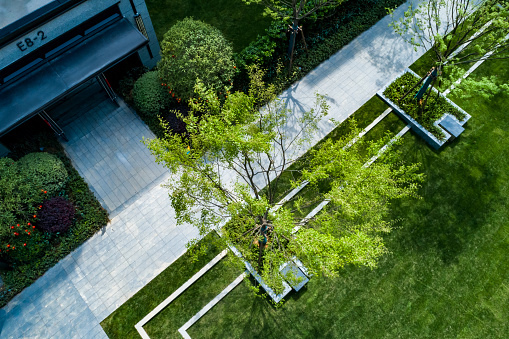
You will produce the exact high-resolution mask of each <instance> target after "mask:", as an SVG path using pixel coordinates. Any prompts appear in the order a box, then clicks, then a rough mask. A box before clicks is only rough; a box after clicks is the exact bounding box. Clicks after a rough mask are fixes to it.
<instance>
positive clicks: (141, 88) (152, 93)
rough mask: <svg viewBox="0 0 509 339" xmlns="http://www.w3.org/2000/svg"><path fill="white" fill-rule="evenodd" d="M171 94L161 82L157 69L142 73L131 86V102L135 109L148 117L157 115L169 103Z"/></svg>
mask: <svg viewBox="0 0 509 339" xmlns="http://www.w3.org/2000/svg"><path fill="white" fill-rule="evenodd" d="M170 100H171V96H170V94H169V93H168V91H167V90H166V87H164V86H163V84H162V83H161V79H160V78H159V74H158V72H157V71H150V72H147V73H145V74H143V75H142V76H141V77H140V78H139V79H138V80H136V82H135V83H134V87H133V102H134V105H135V107H136V109H137V110H138V111H139V112H141V113H142V114H144V115H147V116H148V117H155V116H157V115H158V114H159V113H160V112H161V111H162V110H164V109H167V108H168V107H169V105H170Z"/></svg>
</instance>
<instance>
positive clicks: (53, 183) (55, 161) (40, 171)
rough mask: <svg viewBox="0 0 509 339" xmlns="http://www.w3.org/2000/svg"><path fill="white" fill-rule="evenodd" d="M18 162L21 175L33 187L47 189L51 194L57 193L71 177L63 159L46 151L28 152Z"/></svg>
mask: <svg viewBox="0 0 509 339" xmlns="http://www.w3.org/2000/svg"><path fill="white" fill-rule="evenodd" d="M17 164H18V167H19V169H20V173H21V175H23V176H24V177H25V178H26V180H27V181H28V182H29V183H31V184H32V187H33V188H34V189H39V190H42V191H46V192H47V194H48V195H49V196H53V195H57V194H58V193H59V192H60V191H61V190H62V189H63V188H64V185H65V184H66V182H67V179H68V177H69V175H68V174H67V170H66V169H65V166H64V164H63V163H62V161H61V160H60V159H59V158H57V157H56V156H54V155H53V154H49V153H46V152H34V153H30V154H27V155H25V156H24V157H22V158H21V159H19V160H18V162H17Z"/></svg>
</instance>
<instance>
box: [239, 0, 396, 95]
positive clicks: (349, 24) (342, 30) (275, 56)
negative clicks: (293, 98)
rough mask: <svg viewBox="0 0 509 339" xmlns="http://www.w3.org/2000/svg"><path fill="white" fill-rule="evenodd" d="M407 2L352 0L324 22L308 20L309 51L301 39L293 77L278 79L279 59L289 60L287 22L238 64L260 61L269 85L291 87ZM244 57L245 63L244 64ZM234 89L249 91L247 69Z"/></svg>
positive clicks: (271, 31) (253, 44)
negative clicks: (390, 9) (393, 9)
mask: <svg viewBox="0 0 509 339" xmlns="http://www.w3.org/2000/svg"><path fill="white" fill-rule="evenodd" d="M404 2H405V1H404V0H368V1H357V0H350V1H347V2H345V3H343V4H341V6H339V7H338V8H337V9H335V10H334V11H333V12H332V13H328V15H327V17H326V18H324V19H317V18H315V17H313V16H312V17H308V18H306V19H304V20H303V25H305V30H304V35H305V38H306V43H307V46H308V51H307V52H306V51H305V49H304V45H303V44H302V41H301V40H300V39H297V41H296V45H295V52H294V63H293V64H294V69H293V74H292V75H291V76H289V77H281V76H278V72H277V70H276V68H277V65H278V62H279V60H286V58H287V57H286V53H287V44H288V36H287V35H286V33H285V32H286V28H287V26H288V24H289V22H287V21H282V20H276V21H275V22H274V23H273V24H272V25H271V27H270V28H269V29H267V30H266V33H265V34H264V35H261V36H258V38H257V39H256V40H254V41H253V42H251V44H250V45H249V46H247V47H246V48H245V49H244V50H243V51H242V52H241V53H239V54H237V55H236V61H237V63H238V64H239V65H252V64H253V61H256V62H260V65H261V66H262V67H263V68H266V69H267V75H266V81H267V82H269V83H274V84H275V85H276V86H277V87H278V88H285V87H288V86H289V85H291V84H292V83H293V82H294V81H297V80H299V79H300V78H302V77H303V76H304V75H306V74H307V73H308V72H310V71H311V70H313V69H314V68H316V67H317V66H318V65H320V64H321V63H322V62H323V61H325V60H327V59H329V58H330V57H331V56H332V55H333V54H335V53H336V52H337V51H339V50H340V49H341V48H342V47H344V46H346V45H347V44H348V43H350V41H352V40H353V39H355V38H356V37H357V36H358V35H360V34H361V33H362V32H364V31H365V30H367V29H369V28H370V27H371V26H373V25H374V24H376V23H377V22H378V21H379V20H380V19H382V18H383V17H384V16H385V15H387V8H392V7H396V6H399V5H401V4H402V3H404ZM256 54H257V55H258V56H256ZM269 54H270V55H269ZM244 58H245V61H242V59H244ZM234 86H235V89H242V90H247V88H248V86H249V79H248V76H247V69H246V68H245V67H244V68H242V69H241V72H239V74H238V75H237V77H236V79H235V81H234Z"/></svg>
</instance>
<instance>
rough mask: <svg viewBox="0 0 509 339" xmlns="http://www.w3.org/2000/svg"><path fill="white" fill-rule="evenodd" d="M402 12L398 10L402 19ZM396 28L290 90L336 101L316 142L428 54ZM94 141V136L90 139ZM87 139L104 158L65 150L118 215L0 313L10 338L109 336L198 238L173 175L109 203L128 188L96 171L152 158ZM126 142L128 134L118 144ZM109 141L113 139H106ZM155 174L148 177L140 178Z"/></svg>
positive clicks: (140, 132) (136, 132)
mask: <svg viewBox="0 0 509 339" xmlns="http://www.w3.org/2000/svg"><path fill="white" fill-rule="evenodd" d="M402 10H403V8H400V9H398V11H397V12H398V13H399V15H401V13H402ZM388 23H389V18H385V19H383V20H382V21H380V22H379V23H377V24H376V25H375V26H374V27H372V28H371V29H370V30H368V31H366V32H365V33H363V34H362V35H361V36H360V37H358V38H357V39H355V40H354V41H353V42H352V43H351V44H350V45H348V46H346V47H345V48H343V49H342V50H341V51H339V52H338V53H337V54H336V55H334V56H333V57H332V58H330V59H329V60H327V61H326V62H324V63H323V64H322V65H320V66H319V67H317V68H316V69H315V70H314V71H312V72H311V73H310V74H309V75H307V76H306V77H304V78H303V79H302V80H301V81H299V82H298V83H296V84H295V85H294V86H292V87H291V88H290V89H289V90H287V91H286V92H285V93H283V95H282V98H283V99H286V100H288V105H289V107H291V108H292V109H293V110H294V111H295V112H299V111H302V110H303V109H305V110H307V109H309V108H310V107H312V105H313V103H314V95H313V93H315V92H318V93H321V94H326V95H327V97H328V102H329V104H330V105H331V110H330V115H329V117H327V118H326V119H324V121H322V122H321V134H320V135H319V136H318V137H317V139H316V141H317V140H318V139H320V138H322V137H323V136H325V135H326V134H327V133H329V132H330V131H331V130H332V128H333V127H334V126H333V125H332V124H331V123H330V122H328V121H327V120H328V119H329V118H331V117H333V118H334V119H336V120H339V121H342V120H344V119H346V118H347V117H348V116H349V115H350V114H352V113H353V112H354V111H355V110H356V109H357V108H359V107H360V106H361V105H362V104H363V103H364V102H365V101H366V100H368V99H369V98H370V97H371V96H373V95H374V94H375V92H376V91H377V90H378V89H379V88H381V87H382V86H383V85H385V84H386V83H388V82H389V81H391V80H392V79H393V78H394V76H395V75H396V74H397V73H399V72H401V71H402V70H403V69H404V68H405V67H408V66H409V65H410V64H412V63H413V62H414V61H415V60H416V59H417V58H418V57H419V56H420V55H421V54H422V52H415V51H414V50H413V49H412V48H411V47H410V46H408V45H406V44H405V43H404V42H403V41H402V40H401V39H400V38H399V37H397V36H395V35H394V34H393V33H392V29H390V28H389V27H388ZM118 112H119V115H118V117H117V118H115V119H119V120H120V121H122V119H127V120H126V121H128V123H129V126H130V128H132V130H130V131H129V132H126V133H129V137H132V140H140V139H141V138H142V137H143V136H145V137H151V133H150V132H149V131H148V130H147V129H146V127H145V126H144V125H143V124H142V123H141V121H140V120H139V119H137V118H135V119H132V115H131V113H130V112H129V110H128V109H126V108H125V107H122V109H120V110H118ZM296 115H297V114H296ZM121 125H122V123H121ZM121 127H122V126H121ZM110 132H114V131H113V130H110ZM85 135H90V136H91V137H86V138H84V136H85ZM84 136H83V137H82V139H81V141H79V142H78V141H76V147H85V148H84V150H85V149H88V151H89V152H94V153H93V156H94V157H95V155H96V153H95V148H94V147H92V146H91V145H94V143H95V145H98V144H99V145H102V146H103V147H104V149H103V150H102V151H101V152H98V154H97V155H98V158H97V159H95V160H94V159H88V157H87V159H82V155H83V154H84V153H86V152H87V151H83V152H82V153H81V155H80V153H79V152H78V151H76V153H74V154H73V150H74V148H69V147H71V146H66V149H68V150H70V151H68V152H69V155H70V156H71V158H72V160H73V162H74V163H75V164H76V166H77V167H78V169H79V171H80V172H81V173H82V174H83V175H84V176H85V178H87V180H88V181H89V183H91V185H92V187H93V188H94V190H95V192H96V193H97V194H98V195H99V198H100V199H101V200H102V202H103V203H104V204H105V205H106V207H107V208H108V209H109V210H110V211H113V212H114V214H115V215H114V216H113V217H112V220H111V222H110V223H109V224H108V226H107V227H106V228H105V229H104V230H103V231H102V232H100V233H98V234H96V235H95V236H93V237H92V238H91V239H90V240H88V241H87V242H86V243H84V244H83V245H82V246H81V247H80V248H78V249H77V250H76V251H74V252H73V253H72V254H71V255H69V256H68V257H66V258H65V259H64V260H62V261H61V262H60V263H59V264H57V265H56V266H55V267H53V268H52V269H50V270H49V271H48V272H47V273H46V274H45V275H44V276H43V277H41V278H40V279H38V280H37V281H36V282H35V283H34V284H33V285H32V286H30V287H29V288H27V289H25V290H24V291H23V292H22V293H20V294H19V295H18V296H17V297H16V298H14V299H13V300H12V301H11V302H10V303H9V304H8V305H7V306H6V307H4V308H3V309H2V310H0V326H1V327H0V338H2V339H3V338H105V337H106V335H105V333H104V331H103V330H102V328H101V327H100V325H99V322H100V321H102V320H103V319H104V318H106V317H107V316H108V315H109V314H110V313H111V312H113V311H114V310H115V309H116V308H117V307H119V306H120V305H121V304H122V303H123V302H124V301H125V300H127V299H128V298H129V297H131V296H132V295H133V294H134V293H136V292H137V291H138V290H139V289H140V288H141V287H143V286H144V285H146V284H147V283H148V282H149V281H150V280H151V279H152V278H153V277H155V276H156V275H157V274H158V273H159V272H161V271H162V270H163V269H164V268H166V267H167V266H168V265H169V264H170V263H171V262H173V261H174V260H175V259H176V258H178V256H180V255H181V254H182V253H184V251H185V243H186V242H187V241H188V240H189V239H191V238H193V237H195V236H196V235H197V231H196V230H195V229H193V228H190V227H180V228H178V229H177V228H176V226H175V220H174V214H173V210H172V208H171V206H170V203H169V199H168V197H167V192H166V190H165V189H164V188H161V187H160V186H159V185H158V183H163V182H164V181H165V178H166V176H165V175H164V174H163V175H162V176H159V177H157V175H158V174H157V173H152V174H153V175H154V176H155V177H156V178H154V180H153V181H152V185H150V183H148V188H145V189H144V190H143V189H142V190H137V193H136V192H134V195H133V194H132V193H133V192H131V193H129V190H128V193H129V194H127V195H126V196H124V195H121V197H122V199H120V196H118V195H117V193H114V195H115V196H116V197H117V199H115V198H111V199H110V201H111V204H109V203H108V196H111V194H112V192H116V191H115V188H116V187H122V183H120V184H118V185H116V186H114V187H112V186H110V185H109V184H107V185H106V187H107V188H109V189H108V190H105V188H106V187H105V186H104V185H103V184H102V183H101V182H100V179H101V178H99V177H94V174H90V175H89V174H88V173H89V172H87V171H89V170H90V169H92V168H95V170H98V168H99V170H98V171H99V176H100V175H101V172H100V171H106V172H107V171H108V169H107V168H106V167H102V165H98V164H100V163H101V161H102V160H104V159H100V157H99V156H100V155H101V154H103V156H104V155H105V154H110V155H109V156H108V157H109V158H108V160H111V159H115V158H119V159H121V160H120V163H123V161H122V157H117V156H116V155H115V154H116V153H115V152H117V151H118V152H119V154H122V155H123V157H124V158H125V159H127V160H128V162H129V164H131V165H132V166H133V167H136V166H138V165H139V166H141V167H145V166H152V164H151V163H150V161H149V160H148V159H147V158H146V157H145V156H144V155H143V154H144V153H143V152H141V155H140V153H139V152H135V153H134V154H131V155H130V156H131V157H129V156H126V154H127V153H126V152H129V150H127V149H126V148H127V147H131V143H129V144H127V143H126V144H123V143H122V142H120V144H119V143H118V142H117V140H114V138H113V137H112V136H111V135H109V134H108V132H107V131H104V132H103V133H100V134H98V135H94V134H93V133H90V134H84ZM123 137H124V138H125V137H126V135H123V136H120V137H119V138H121V139H122V138H123ZM105 138H108V140H109V141H108V142H104V140H106V139H105ZM71 143H72V141H71ZM71 143H70V144H71ZM82 145H84V146H82ZM123 145H125V146H123ZM127 145H129V146H127ZM72 147H74V146H72ZM108 152H110V153H108ZM129 159H130V160H129ZM105 162H106V161H105ZM80 163H81V164H82V165H80ZM81 166H82V167H81ZM119 166H120V165H119ZM110 169H111V172H114V173H116V175H118V179H119V180H120V181H122V182H123V181H130V180H138V179H137V178H138V175H136V174H134V175H133V174H132V173H130V172H129V174H127V173H122V171H120V172H115V168H110ZM92 172H93V171H90V173H92ZM120 173H122V176H120ZM133 173H134V172H133ZM149 173H150V172H149ZM147 174H148V173H146V171H145V172H143V170H142V174H141V176H145V175H147ZM124 175H126V177H124ZM94 180H95V181H94ZM140 180H141V179H140ZM140 183H141V182H140ZM99 187H100V188H99ZM101 189H103V191H102V192H101ZM135 191H136V190H135ZM121 194H122V193H121ZM129 195H131V197H129ZM2 324H3V325H2Z"/></svg>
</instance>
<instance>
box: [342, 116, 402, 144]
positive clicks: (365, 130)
mask: <svg viewBox="0 0 509 339" xmlns="http://www.w3.org/2000/svg"><path fill="white" fill-rule="evenodd" d="M391 112H392V108H391V107H389V108H387V109H386V110H385V111H384V112H383V113H382V114H381V115H380V116H379V117H378V118H376V119H375V120H373V122H372V123H371V124H369V126H368V127H366V128H365V129H363V130H362V131H361V132H360V133H359V135H358V136H356V137H355V138H353V139H352V140H351V141H350V142H349V143H348V144H346V146H345V147H343V149H347V148H350V147H352V146H353V144H355V143H356V142H357V140H359V139H360V138H362V137H363V136H364V135H365V134H366V133H368V132H369V131H370V130H371V129H372V128H373V127H375V126H376V125H377V124H378V123H379V122H380V121H382V120H383V119H384V118H385V117H386V116H388V115H389V113H391Z"/></svg>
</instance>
